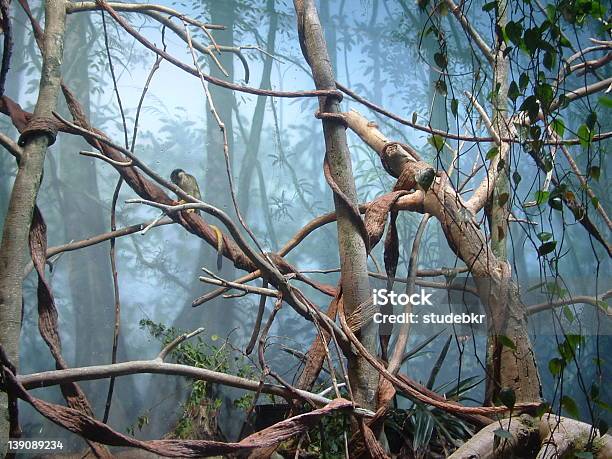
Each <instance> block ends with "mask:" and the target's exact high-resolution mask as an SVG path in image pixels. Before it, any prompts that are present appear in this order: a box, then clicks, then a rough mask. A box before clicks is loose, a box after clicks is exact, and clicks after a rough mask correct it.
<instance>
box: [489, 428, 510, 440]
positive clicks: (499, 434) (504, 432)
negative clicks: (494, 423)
mask: <svg viewBox="0 0 612 459" xmlns="http://www.w3.org/2000/svg"><path fill="white" fill-rule="evenodd" d="M493 434H494V435H495V436H496V437H499V438H503V439H504V440H511V439H512V434H511V433H510V432H509V431H507V430H504V429H502V428H499V429H495V430H494V431H493Z"/></svg>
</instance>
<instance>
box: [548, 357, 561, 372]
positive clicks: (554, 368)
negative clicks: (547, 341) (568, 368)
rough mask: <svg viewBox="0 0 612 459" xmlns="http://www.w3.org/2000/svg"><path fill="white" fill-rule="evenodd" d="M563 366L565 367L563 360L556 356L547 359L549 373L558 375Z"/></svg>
mask: <svg viewBox="0 0 612 459" xmlns="http://www.w3.org/2000/svg"><path fill="white" fill-rule="evenodd" d="M563 368H565V362H563V360H561V359H560V358H558V357H555V358H554V359H550V360H549V361H548V371H550V374H552V375H553V376H559V375H560V374H561V372H562V371H563Z"/></svg>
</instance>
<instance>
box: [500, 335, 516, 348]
mask: <svg viewBox="0 0 612 459" xmlns="http://www.w3.org/2000/svg"><path fill="white" fill-rule="evenodd" d="M497 340H498V341H499V342H500V343H501V345H502V346H504V347H507V348H509V349H512V350H513V351H516V344H514V341H512V340H511V339H510V338H508V337H507V336H505V335H498V336H497Z"/></svg>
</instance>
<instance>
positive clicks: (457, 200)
mask: <svg viewBox="0 0 612 459" xmlns="http://www.w3.org/2000/svg"><path fill="white" fill-rule="evenodd" d="M345 120H346V121H347V123H348V125H349V127H350V129H352V130H353V131H355V132H356V133H357V134H358V135H359V136H360V137H361V138H362V139H363V140H364V141H365V142H366V143H367V144H368V145H369V146H370V147H371V148H373V149H374V151H376V152H377V153H378V154H379V155H380V154H381V153H382V150H383V148H384V146H385V145H386V144H387V143H388V142H389V140H388V139H387V138H386V137H385V136H384V135H383V134H382V133H381V132H380V131H378V129H376V127H375V126H373V125H371V124H370V123H368V120H367V119H365V118H364V117H362V116H361V115H359V114H358V113H357V112H355V111H352V112H349V113H347V114H345ZM398 148H401V147H398ZM387 150H390V148H389V149H387ZM405 155H408V153H407V152H405ZM396 167H397V170H394V171H393V172H394V175H396V176H399V175H400V173H401V169H400V167H403V168H408V170H409V173H410V174H414V172H416V171H417V170H419V168H423V167H430V166H429V165H428V164H426V163H423V162H420V161H416V162H411V161H408V162H406V163H404V165H403V166H400V165H399V164H398V166H396ZM422 212H424V213H429V214H431V215H433V216H434V217H436V219H437V220H438V221H439V222H440V225H441V226H442V230H443V231H444V235H445V237H446V240H447V242H448V245H449V246H450V248H451V249H452V250H453V252H455V254H456V255H457V256H458V257H459V258H461V260H463V262H464V263H465V264H466V266H468V267H469V268H470V273H471V274H472V276H473V277H474V280H475V282H476V285H477V288H478V293H479V296H480V299H481V301H482V303H483V304H484V305H485V307H486V308H487V316H488V321H489V324H490V327H489V328H490V333H491V334H492V335H495V341H494V344H495V346H494V349H495V350H496V351H497V353H496V354H495V355H494V356H493V360H492V361H493V362H495V365H494V367H493V368H492V370H491V371H492V373H491V374H488V375H487V378H488V379H491V381H493V383H492V384H493V387H494V388H495V392H497V391H498V390H499V389H501V388H504V387H508V388H510V389H512V390H514V392H515V394H516V400H517V402H534V401H538V400H540V378H539V375H538V370H537V367H536V362H535V358H534V354H533V350H532V348H531V343H530V339H529V334H528V330H527V317H526V310H525V305H524V304H523V303H522V301H521V299H520V296H519V292H518V287H517V285H516V283H515V282H514V281H513V280H512V278H511V275H510V266H509V265H508V263H507V262H505V261H503V260H500V259H498V258H497V257H496V256H495V254H494V253H493V252H492V250H491V248H490V247H489V244H488V243H487V240H486V238H485V236H484V234H482V232H481V231H480V229H479V228H478V226H477V225H476V223H475V222H474V217H473V216H472V215H471V214H470V212H469V211H468V210H467V208H466V207H465V204H464V203H463V200H462V199H461V197H460V196H458V195H457V193H456V191H455V190H454V189H453V188H452V187H451V186H450V185H449V184H448V183H447V182H446V180H445V177H444V178H440V179H437V180H435V181H434V183H433V184H432V186H431V188H430V189H429V191H428V192H427V193H425V195H424V198H423V205H422ZM500 336H505V337H507V338H509V339H510V341H512V343H510V342H508V341H507V340H505V339H503V338H500ZM504 342H505V343H506V344H507V345H505V346H504V345H503V343H504Z"/></svg>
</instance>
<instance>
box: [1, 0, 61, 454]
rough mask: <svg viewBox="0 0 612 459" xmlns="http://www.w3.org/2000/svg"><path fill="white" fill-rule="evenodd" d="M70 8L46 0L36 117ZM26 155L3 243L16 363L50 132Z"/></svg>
mask: <svg viewBox="0 0 612 459" xmlns="http://www.w3.org/2000/svg"><path fill="white" fill-rule="evenodd" d="M65 19H66V9H65V2H64V1H63V0H47V1H46V2H45V36H44V44H43V46H44V51H43V65H42V72H41V78H40V86H39V92H38V99H37V101H36V107H35V108H34V118H35V119H36V118H48V117H51V116H52V115H51V112H52V111H53V110H55V106H56V102H57V95H58V92H59V88H60V79H61V63H62V58H63V45H64V29H65ZM23 140H24V142H25V144H24V145H23V157H22V158H21V161H20V163H19V168H18V171H17V177H16V178H15V183H14V185H13V189H12V191H11V198H10V200H9V208H8V212H7V215H6V220H5V222H4V227H3V231H2V242H1V243H0V330H2V334H0V344H1V345H2V346H3V347H4V350H5V351H6V354H7V357H8V358H9V359H10V361H11V362H12V363H13V364H14V365H15V366H18V364H19V335H20V332H21V312H22V311H21V306H22V287H23V268H24V266H25V264H26V253H27V252H26V251H27V248H28V235H29V231H30V223H31V220H32V213H33V211H34V206H35V205H36V196H37V194H38V189H39V187H40V182H41V179H42V173H43V164H44V160H45V153H46V151H47V147H48V146H49V143H50V142H51V139H50V137H49V136H48V134H47V133H43V132H40V131H34V132H32V133H31V134H30V135H29V136H27V137H25V138H24V139H23ZM8 410H9V407H8V397H7V394H6V392H0V456H2V457H4V455H5V454H6V447H7V446H6V445H7V439H8V436H9V422H8V418H9V414H8Z"/></svg>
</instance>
